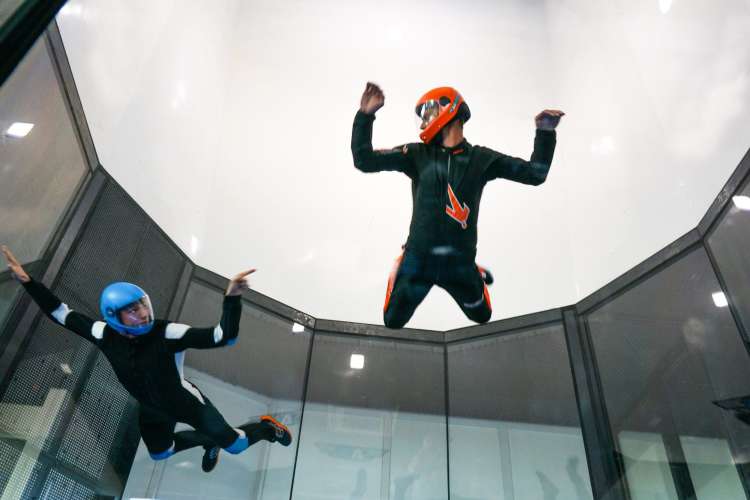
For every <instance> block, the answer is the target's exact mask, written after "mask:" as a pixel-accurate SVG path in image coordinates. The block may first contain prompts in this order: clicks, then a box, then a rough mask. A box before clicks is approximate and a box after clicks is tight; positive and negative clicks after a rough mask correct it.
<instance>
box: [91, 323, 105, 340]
mask: <svg viewBox="0 0 750 500" xmlns="http://www.w3.org/2000/svg"><path fill="white" fill-rule="evenodd" d="M106 326H107V323H105V322H104V321H95V322H94V324H93V326H92V327H91V335H92V336H93V337H94V338H95V339H98V340H101V339H103V338H104V328H105V327H106Z"/></svg>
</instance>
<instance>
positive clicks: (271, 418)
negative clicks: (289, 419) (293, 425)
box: [260, 415, 292, 446]
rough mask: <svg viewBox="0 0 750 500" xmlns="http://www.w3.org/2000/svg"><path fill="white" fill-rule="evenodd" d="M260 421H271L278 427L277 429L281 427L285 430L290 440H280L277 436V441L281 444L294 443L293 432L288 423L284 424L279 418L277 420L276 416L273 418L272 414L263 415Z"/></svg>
mask: <svg viewBox="0 0 750 500" xmlns="http://www.w3.org/2000/svg"><path fill="white" fill-rule="evenodd" d="M260 421H261V422H263V421H265V422H269V423H270V424H271V425H272V426H274V427H276V428H277V429H281V430H282V431H284V433H285V434H286V436H288V437H289V440H286V439H285V440H280V439H278V438H277V442H278V443H279V444H281V445H283V446H289V445H290V444H291V443H292V432H291V431H290V430H289V428H288V427H287V426H286V425H284V424H282V423H281V422H279V421H278V420H276V419H275V418H273V417H272V416H271V415H263V416H262V417H260Z"/></svg>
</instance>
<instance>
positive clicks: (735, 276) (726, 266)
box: [708, 184, 750, 332]
mask: <svg viewBox="0 0 750 500" xmlns="http://www.w3.org/2000/svg"><path fill="white" fill-rule="evenodd" d="M708 245H709V247H710V248H711V252H712V253H713V255H714V257H715V258H716V263H717V265H718V266H719V270H720V271H721V274H722V276H723V278H724V282H725V283H726V286H727V288H728V290H727V291H728V293H729V294H730V296H731V298H732V301H733V303H734V305H735V307H736V310H737V313H738V314H739V316H740V320H741V321H742V324H743V326H744V327H745V331H746V332H748V331H750V259H748V255H750V184H748V185H746V186H745V188H744V189H743V190H742V192H741V193H739V194H738V195H737V196H735V197H734V198H733V199H732V202H731V203H730V205H729V210H728V211H727V212H726V213H725V214H724V217H723V219H722V220H721V222H720V223H719V224H718V225H717V226H716V228H715V229H714V231H713V233H712V234H711V236H710V237H709V238H708Z"/></svg>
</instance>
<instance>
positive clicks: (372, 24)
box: [58, 0, 750, 329]
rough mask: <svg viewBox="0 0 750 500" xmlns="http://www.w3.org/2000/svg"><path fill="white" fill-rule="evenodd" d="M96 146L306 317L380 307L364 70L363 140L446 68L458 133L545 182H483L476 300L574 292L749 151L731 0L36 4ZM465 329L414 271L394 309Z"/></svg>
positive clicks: (671, 222) (390, 200) (745, 78)
mask: <svg viewBox="0 0 750 500" xmlns="http://www.w3.org/2000/svg"><path fill="white" fill-rule="evenodd" d="M58 22H59V24H60V28H61V31H62V34H63V38H64V41H65V44H66V48H67V50H68V55H69V58H70V62H71V66H72V68H73V71H74V74H75V77H76V82H77V84H78V89H79V92H80V94H81V98H82V100H83V105H84V109H85V111H86V115H87V118H88V120H89V124H90V127H91V130H92V134H93V137H94V141H95V144H96V145H97V149H98V152H99V156H100V159H101V161H102V164H103V165H104V166H105V168H107V170H108V171H110V172H111V173H112V174H113V175H114V176H115V177H116V178H117V180H118V181H119V182H121V183H122V184H123V186H124V187H125V188H126V189H127V190H128V191H129V192H130V193H131V194H132V195H133V196H134V197H135V199H136V200H137V201H138V202H139V203H140V204H141V205H142V206H143V207H144V208H145V209H146V210H147V211H148V212H149V213H150V214H151V215H152V216H153V217H154V218H155V220H156V221H157V222H158V223H159V224H160V225H161V226H162V227H163V228H164V229H165V230H166V231H167V233H168V234H169V235H170V236H171V237H172V238H173V239H174V240H175V241H177V243H178V244H179V245H180V246H181V247H182V248H183V249H184V250H185V251H186V252H187V253H188V254H190V255H191V256H193V258H194V260H195V261H196V262H197V263H198V264H200V265H202V266H204V267H207V268H209V269H212V270H214V271H216V272H219V273H221V274H224V275H227V276H228V275H231V274H233V273H235V272H237V271H238V270H240V269H243V268H245V267H250V266H254V267H258V268H259V272H258V273H257V274H256V275H255V276H256V277H255V278H254V280H253V284H254V287H255V288H256V289H257V290H259V291H260V292H263V293H265V294H268V295H270V296H272V297H274V298H277V299H279V300H281V301H283V302H285V303H287V304H289V305H291V306H293V307H296V308H298V309H301V310H303V311H306V312H308V313H310V314H312V315H314V316H317V317H320V318H333V319H341V320H349V321H360V322H371V323H380V322H381V321H382V318H381V308H382V301H383V296H384V290H385V285H386V280H387V275H388V272H389V270H390V267H391V264H392V261H393V259H394V258H395V256H396V255H397V254H398V253H399V248H400V244H401V243H402V242H403V241H405V238H406V232H407V230H408V224H409V216H410V210H411V201H410V191H409V182H408V179H407V178H406V177H404V176H402V175H399V174H392V173H383V174H374V175H365V174H362V173H360V172H358V171H357V170H355V169H354V167H353V166H352V160H351V154H350V152H349V138H350V131H351V120H352V118H353V116H354V112H355V110H356V108H357V106H358V101H359V95H360V93H361V91H362V90H363V88H364V84H365V82H366V81H367V80H374V81H376V82H379V83H380V84H381V85H382V86H383V88H384V90H385V92H386V106H385V108H383V109H382V110H381V111H380V112H379V113H378V120H377V121H376V124H375V127H376V128H375V138H374V142H375V144H376V146H381V147H386V146H393V145H396V144H400V143H404V142H412V141H415V140H417V135H416V129H415V126H414V122H413V119H412V116H411V114H412V109H413V104H414V101H415V100H416V98H417V97H418V96H419V95H420V94H421V93H422V92H424V91H425V90H426V89H428V88H431V87H433V86H437V85H443V84H449V85H453V86H455V87H457V88H458V89H460V90H461V92H462V93H463V95H464V96H465V97H466V99H467V101H468V102H469V104H470V105H471V108H472V115H473V117H472V120H471V122H469V124H468V125H467V127H466V135H467V138H468V139H469V141H470V142H472V143H474V144H482V145H487V146H490V147H493V148H495V149H498V150H500V151H502V152H505V153H507V154H512V155H517V156H526V157H528V155H529V154H530V152H531V147H532V139H533V133H534V131H533V120H532V118H533V116H534V115H535V114H536V113H537V112H538V111H539V110H541V109H543V108H545V107H553V108H560V109H563V110H565V111H566V112H567V116H566V117H565V118H564V119H563V122H562V124H561V125H560V128H559V133H558V149H557V151H556V154H555V160H554V162H553V165H552V171H551V173H550V176H549V178H548V181H547V182H546V183H545V184H544V185H542V186H540V187H538V188H533V187H526V186H521V185H514V184H512V183H510V182H507V181H495V182H494V183H492V184H490V185H488V187H487V188H486V189H485V193H484V199H483V203H482V209H481V216H480V222H479V253H478V261H479V262H481V263H482V264H484V265H486V266H487V267H489V268H490V269H492V270H493V271H494V273H495V277H496V280H497V283H496V284H495V285H494V287H493V290H492V292H493V305H494V315H493V319H500V318H503V317H509V316H515V315H519V314H525V313H529V312H533V311H537V310H542V309H547V308H551V307H556V306H562V305H566V304H570V303H573V302H575V301H577V300H578V299H580V298H581V297H583V296H585V295H587V294H588V293H590V292H592V291H594V290H595V289H597V288H599V287H600V286H602V285H604V284H605V283H607V282H608V281H610V280H611V279H613V278H614V277H616V276H618V275H620V274H622V273H623V272H625V271H626V270H627V269H629V268H630V267H632V266H633V265H635V264H637V263H638V262H640V261H642V260H643V259H645V258H646V257H648V256H649V255H651V254H653V253H654V252H656V251H658V250H659V249H660V248H662V247H663V246H665V245H666V244H668V243H670V242H671V241H672V240H674V239H675V238H677V237H679V236H680V235H682V234H684V233H685V232H686V231H688V230H689V229H691V228H692V227H694V226H695V225H696V224H697V222H698V220H699V218H700V217H701V216H702V215H703V213H704V212H705V210H706V209H707V208H708V206H709V205H710V203H711V201H712V200H713V198H714V197H715V196H716V194H717V193H718V191H719V190H720V189H721V187H722V185H723V184H724V182H725V181H726V180H727V178H728V176H729V175H730V174H731V172H732V171H733V169H734V168H735V167H736V165H737V163H738V162H739V160H740V159H741V157H742V155H743V154H744V153H745V151H747V148H748V146H750V140H748V135H747V133H746V132H745V127H744V125H745V122H746V116H747V114H748V111H750V104H749V103H748V100H749V99H750V44H748V43H747V40H746V38H747V33H748V32H750V2H748V1H747V0H727V1H724V2H721V3H715V2H704V1H699V0H673V1H669V0H649V1H645V0H616V1H602V2H588V1H584V0H564V1H560V0H555V1H537V2H528V1H525V0H515V1H507V2H491V1H485V0H472V1H469V2H461V3H458V2H448V1H443V0H436V1H432V2H428V1H420V2H410V3H406V4H405V3H403V2H396V1H391V0H387V1H383V2H378V3H377V4H373V3H371V2H363V1H359V0H355V1H346V2H345V1H338V2H336V1H333V0H326V1H321V2H290V1H287V2H279V1H274V2H272V1H270V0H266V1H240V0H233V1H229V0H224V1H222V2H214V3H211V4H210V6H209V4H207V3H205V2H199V1H197V0H196V1H180V2H177V1H175V0H160V1H156V2H153V1H151V2H146V1H143V0H130V1H128V2H124V1H121V0H119V1H118V0H107V1H102V0H100V1H97V2H94V1H92V0H79V1H72V2H70V3H69V4H68V5H67V6H66V7H65V9H64V10H63V11H62V12H61V14H60V16H59V17H58ZM468 324H470V323H469V322H468V320H466V319H465V318H464V317H463V315H462V314H461V312H460V310H459V309H458V307H457V306H456V305H455V304H453V303H452V301H451V299H450V298H449V297H448V295H447V294H446V293H444V292H442V291H441V290H438V289H433V291H432V293H431V294H430V295H429V296H428V297H427V299H426V300H425V302H424V303H423V305H422V306H421V308H420V309H419V310H418V311H417V313H416V314H415V316H414V318H413V320H412V321H411V322H410V323H409V326H412V327H422V328H434V329H448V328H454V327H459V326H464V325H468Z"/></svg>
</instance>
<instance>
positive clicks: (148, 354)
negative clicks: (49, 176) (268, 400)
mask: <svg viewBox="0 0 750 500" xmlns="http://www.w3.org/2000/svg"><path fill="white" fill-rule="evenodd" d="M2 253H3V255H4V256H5V259H6V261H7V263H8V268H9V269H10V271H11V274H12V275H13V277H14V278H15V279H16V280H18V281H19V282H20V283H21V284H22V285H23V287H24V289H25V290H26V292H28V293H29V295H30V296H31V298H32V299H33V300H34V302H36V304H37V305H38V306H39V307H40V309H41V310H42V311H43V312H44V313H45V314H46V315H47V316H48V317H49V318H50V319H52V320H53V321H55V322H56V323H58V324H60V325H62V326H64V327H65V328H66V329H68V330H70V331H71V332H73V333H75V334H77V335H78V336H80V337H82V338H84V339H86V340H87V341H89V342H91V343H93V344H94V345H96V346H97V347H98V348H99V349H100V350H101V351H102V353H103V354H104V355H105V356H106V357H107V359H108V360H109V362H110V363H111V365H112V368H113V370H114V372H115V374H116V375H117V378H118V379H119V381H120V383H122V385H123V386H124V387H125V389H127V391H128V392H129V393H130V394H131V395H132V396H133V398H135V399H136V400H137V401H138V403H139V422H138V423H139V427H140V431H141V437H142V438H143V441H144V443H145V444H146V447H147V448H148V451H149V454H150V455H151V457H152V458H153V459H154V460H164V459H166V458H169V457H170V456H172V455H173V454H175V453H178V452H180V451H183V450H187V449H189V448H194V447H197V446H202V447H203V448H204V450H205V451H204V455H203V461H202V468H203V470H204V471H205V472H210V471H211V470H213V468H214V467H215V466H216V463H217V461H218V457H219V450H220V449H224V450H226V451H227V452H229V453H232V454H237V453H241V452H243V451H245V450H246V449H247V448H248V447H249V446H251V445H253V444H254V443H256V442H258V441H260V440H266V441H270V442H278V443H280V444H282V445H283V446H289V444H290V443H291V442H292V435H291V433H290V432H289V429H288V428H287V427H286V426H284V425H283V424H281V423H280V422H278V421H277V420H276V419H274V418H273V417H272V416H270V415H264V416H262V417H261V419H260V421H259V422H250V423H246V424H244V425H240V426H239V427H237V428H234V427H232V426H230V425H229V424H228V423H227V422H226V421H225V420H224V417H222V416H221V414H220V413H219V411H218V410H217V409H216V407H215V406H214V405H213V404H212V403H211V401H210V400H209V399H208V398H207V397H206V396H205V395H204V394H203V393H202V392H201V391H200V390H199V389H198V388H197V387H196V386H195V385H193V384H192V383H190V382H188V381H187V380H185V378H184V377H183V361H184V356H185V350H186V349H190V348H194V349H210V348H214V347H222V346H227V345H232V344H234V343H235V342H236V341H237V335H238V333H239V325H240V316H241V313H242V305H241V302H240V300H241V297H240V296H241V295H242V292H244V291H245V290H248V289H249V284H248V282H247V276H249V275H250V274H252V273H253V272H254V271H255V269H250V270H248V271H245V272H242V273H239V274H238V275H237V276H235V277H234V278H232V280H231V281H230V282H229V286H228V287H227V291H226V295H225V297H224V304H223V311H222V315H221V320H220V322H219V324H218V325H216V326H212V327H209V328H195V327H191V326H188V325H184V324H180V323H173V322H170V321H166V320H160V319H154V312H153V308H152V306H151V301H150V300H149V297H148V295H147V294H146V292H145V291H143V290H142V289H141V288H140V287H138V286H137V285H134V284H132V283H125V282H118V283H112V284H110V285H109V286H107V287H106V288H105V289H104V290H103V291H102V294H101V298H100V310H101V314H102V317H103V318H104V321H97V320H94V319H92V318H89V317H87V316H86V315H84V314H81V313H80V312H77V311H74V310H72V309H70V308H69V307H68V306H67V304H65V303H63V302H62V301H61V300H60V299H58V298H57V297H55V295H54V294H53V293H52V292H51V291H50V290H49V289H48V288H47V287H45V286H44V285H43V284H41V283H39V282H38V281H36V280H34V279H32V278H31V276H29V275H28V274H27V273H26V271H25V270H24V269H23V267H22V266H21V264H20V263H19V262H18V260H17V259H16V258H15V256H14V255H13V253H12V252H11V251H10V250H9V249H8V247H6V246H3V247H2ZM177 422H182V423H185V424H188V425H190V426H191V427H193V428H194V429H195V430H192V431H180V432H175V426H176V424H177Z"/></svg>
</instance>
